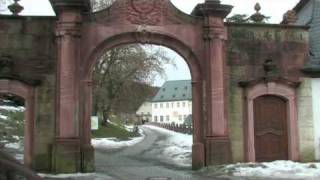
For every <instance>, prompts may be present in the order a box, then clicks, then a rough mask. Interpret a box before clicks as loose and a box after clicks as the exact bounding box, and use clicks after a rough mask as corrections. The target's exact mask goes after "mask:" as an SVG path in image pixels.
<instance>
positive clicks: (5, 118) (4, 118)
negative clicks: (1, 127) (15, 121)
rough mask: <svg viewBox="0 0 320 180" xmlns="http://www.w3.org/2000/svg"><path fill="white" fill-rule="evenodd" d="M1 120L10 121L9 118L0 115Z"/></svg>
mask: <svg viewBox="0 0 320 180" xmlns="http://www.w3.org/2000/svg"><path fill="white" fill-rule="evenodd" d="M0 119H2V120H8V117H7V116H4V115H2V114H0Z"/></svg>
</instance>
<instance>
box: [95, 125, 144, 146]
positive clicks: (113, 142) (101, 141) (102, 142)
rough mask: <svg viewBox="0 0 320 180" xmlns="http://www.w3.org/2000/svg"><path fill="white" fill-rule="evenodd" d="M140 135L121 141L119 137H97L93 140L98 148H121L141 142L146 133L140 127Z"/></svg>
mask: <svg viewBox="0 0 320 180" xmlns="http://www.w3.org/2000/svg"><path fill="white" fill-rule="evenodd" d="M139 133H140V135H141V136H140V137H135V138H131V139H130V140H129V141H119V140H118V139H117V138H95V139H92V140H91V144H92V145H93V147H95V148H98V149H119V148H124V147H128V146H133V145H135V144H137V143H139V142H141V141H142V140H143V139H144V137H145V135H144V134H143V132H142V130H141V129H139Z"/></svg>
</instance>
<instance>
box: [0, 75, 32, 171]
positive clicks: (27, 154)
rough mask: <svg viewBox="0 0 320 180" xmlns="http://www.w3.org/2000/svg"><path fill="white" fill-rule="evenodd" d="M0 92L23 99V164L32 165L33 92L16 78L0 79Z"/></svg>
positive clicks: (30, 87)
mask: <svg viewBox="0 0 320 180" xmlns="http://www.w3.org/2000/svg"><path fill="white" fill-rule="evenodd" d="M0 93H4V94H7V93H10V94H14V95H16V96H19V97H22V98H23V99H24V100H25V108H26V110H25V113H24V114H25V115H24V117H25V125H24V134H25V135H24V164H25V165H27V166H28V167H31V166H32V158H33V146H34V123H35V122H34V121H35V114H34V93H35V90H34V88H33V87H32V86H30V85H27V84H25V83H22V82H20V81H16V80H7V79H0Z"/></svg>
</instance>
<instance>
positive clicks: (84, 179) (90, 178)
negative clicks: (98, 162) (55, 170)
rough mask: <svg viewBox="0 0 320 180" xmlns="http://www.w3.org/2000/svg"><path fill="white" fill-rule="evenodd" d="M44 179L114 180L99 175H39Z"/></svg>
mask: <svg viewBox="0 0 320 180" xmlns="http://www.w3.org/2000/svg"><path fill="white" fill-rule="evenodd" d="M38 175H39V176H40V177H43V178H52V179H68V180H114V178H112V177H110V176H108V175H105V174H97V173H75V174H42V173H39V174H38Z"/></svg>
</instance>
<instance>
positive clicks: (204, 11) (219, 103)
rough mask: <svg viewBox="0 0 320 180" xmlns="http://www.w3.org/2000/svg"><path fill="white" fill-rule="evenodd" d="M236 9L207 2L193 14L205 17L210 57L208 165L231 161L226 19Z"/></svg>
mask: <svg viewBox="0 0 320 180" xmlns="http://www.w3.org/2000/svg"><path fill="white" fill-rule="evenodd" d="M231 9H232V7H231V6H228V5H222V4H221V3H220V1H217V0H211V1H210V0H209V1H208V0H207V1H206V2H205V3H204V4H200V5H198V6H197V7H196V9H195V10H194V12H193V14H195V15H198V16H203V18H204V24H203V38H204V45H205V51H206V54H205V57H206V68H207V69H206V74H205V76H206V144H205V146H206V147H205V151H206V165H212V164H223V163H228V162H230V161H231V159H232V158H231V150H230V141H229V135H228V117H227V113H226V112H227V111H226V108H227V101H226V96H227V94H226V93H227V89H226V84H225V83H226V82H225V76H226V74H227V73H226V72H225V70H226V63H225V53H226V52H225V42H226V40H227V33H226V29H225V26H224V21H223V19H224V18H225V17H226V16H227V15H228V14H229V13H230V11H231Z"/></svg>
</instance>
